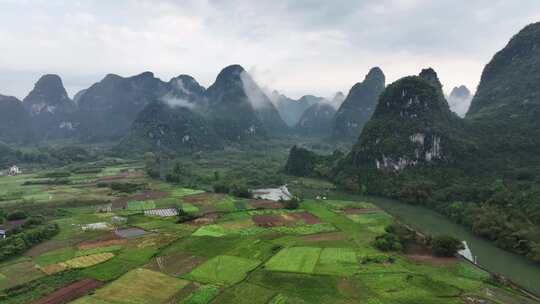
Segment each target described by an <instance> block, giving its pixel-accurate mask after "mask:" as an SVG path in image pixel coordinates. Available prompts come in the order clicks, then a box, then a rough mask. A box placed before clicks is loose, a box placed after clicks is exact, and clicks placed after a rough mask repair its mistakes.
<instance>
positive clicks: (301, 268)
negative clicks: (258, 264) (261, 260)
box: [266, 247, 322, 273]
mask: <svg viewBox="0 0 540 304" xmlns="http://www.w3.org/2000/svg"><path fill="white" fill-rule="evenodd" d="M321 251H322V250H321V248H315V247H291V248H286V249H283V250H281V251H280V252H278V254H276V255H275V256H273V257H272V258H271V259H270V261H268V263H266V268H267V269H268V270H274V271H286V272H303V273H313V271H314V270H315V265H316V264H317V261H318V260H319V256H320V255H321Z"/></svg>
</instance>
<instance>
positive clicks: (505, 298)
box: [0, 162, 537, 304]
mask: <svg viewBox="0 0 540 304" xmlns="http://www.w3.org/2000/svg"><path fill="white" fill-rule="evenodd" d="M140 168H141V165H140V164H138V163H131V162H126V163H120V164H118V163H115V164H114V165H110V166H104V167H103V168H101V170H99V172H98V173H87V174H76V173H73V174H71V175H70V176H69V177H68V179H69V180H71V181H72V182H71V183H70V184H68V185H47V186H43V185H32V186H23V184H24V183H25V182H26V181H29V180H30V181H32V180H35V179H38V176H40V174H42V173H41V172H40V171H39V170H36V172H33V173H30V174H25V175H21V176H16V177H13V178H10V177H0V196H1V197H2V198H3V199H2V200H0V205H1V206H3V207H5V209H6V212H13V211H23V212H25V213H27V214H29V215H30V216H33V215H39V216H42V217H43V218H44V219H45V220H46V221H47V223H52V224H56V225H57V227H58V232H57V233H56V234H55V235H53V236H51V237H50V239H47V240H44V241H43V242H41V243H40V244H38V245H36V246H33V247H32V248H29V249H28V250H26V251H24V252H21V253H20V254H19V255H17V256H14V257H10V258H6V259H4V260H2V261H1V262H0V304H3V303H10V304H11V303H53V304H56V303H66V302H68V301H71V302H69V303H75V304H89V303H98V304H118V303H182V304H210V303H211V304H238V303H240V304H241V303H249V304H253V303H261V304H285V303H370V304H379V303H382V304H386V303H441V304H442V303H465V304H469V303H481V302H470V301H486V302H483V303H489V304H500V303H510V304H514V303H515V304H522V303H523V304H529V303H531V304H532V303H537V302H535V301H534V300H533V299H531V298H528V297H527V296H525V295H523V294H521V293H520V292H519V291H518V290H515V289H512V288H510V287H502V286H500V285H497V284H495V283H494V282H493V281H492V279H491V277H490V275H489V274H488V273H487V272H485V271H483V270H480V269H478V268H475V267H473V266H471V265H470V264H469V263H467V262H465V261H463V260H461V259H458V258H446V259H441V258H437V257H434V256H432V255H431V254H430V253H429V252H426V251H422V252H420V253H418V252H416V253H415V254H411V253H408V252H407V251H404V250H403V251H390V252H384V251H381V250H379V249H378V248H377V247H376V246H375V245H374V241H375V239H376V238H377V237H378V236H379V235H381V234H383V233H385V229H386V227H387V226H388V225H389V224H392V223H394V222H395V220H394V219H393V218H392V216H390V215H389V214H387V213H385V212H384V211H383V210H381V209H379V208H378V207H377V206H376V205H374V204H373V202H371V201H370V200H369V199H366V198H362V199H358V200H355V199H351V198H347V199H346V200H344V199H343V200H342V199H339V198H338V197H332V196H330V194H325V195H329V197H328V199H327V200H323V199H316V198H315V197H316V196H315V195H311V196H310V195H307V196H306V197H305V199H304V200H303V201H302V202H301V203H300V205H299V206H298V208H295V209H292V208H291V209H286V208H285V205H284V203H283V202H278V201H268V200H257V199H252V198H245V197H237V196H234V195H232V194H223V193H212V192H208V190H203V189H208V188H207V187H202V186H201V187H200V189H198V188H197V187H191V188H190V187H187V186H185V185H177V184H172V183H168V182H165V181H162V180H157V179H151V178H149V177H148V176H146V175H145V173H144V171H142V170H141V169H140ZM96 172H97V171H96ZM201 172H206V171H201ZM210 172H212V171H210ZM220 172H221V171H220ZM111 181H114V182H115V183H119V184H122V183H124V184H125V185H126V187H127V186H130V187H136V189H135V190H133V191H131V192H129V193H124V192H122V191H119V190H114V189H112V188H110V187H109V186H108V185H109V184H108V183H110V182H111ZM289 183H290V184H291V185H292V186H291V190H292V191H293V193H294V191H301V190H302V191H305V192H303V193H309V192H310V191H312V192H313V191H316V189H317V187H323V188H324V189H332V188H333V187H332V185H331V184H329V183H327V182H322V181H317V180H314V179H293V178H291V180H290V181H289ZM261 188H263V187H261ZM325 191H326V190H325ZM181 215H182V216H185V217H184V218H181ZM103 227H104V228H103ZM102 228H103V229H102ZM44 286H46V287H44ZM62 301H64V302H62Z"/></svg>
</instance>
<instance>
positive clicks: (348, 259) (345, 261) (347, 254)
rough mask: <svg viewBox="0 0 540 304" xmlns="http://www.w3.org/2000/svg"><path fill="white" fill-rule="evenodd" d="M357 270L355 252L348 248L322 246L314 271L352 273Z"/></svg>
mask: <svg viewBox="0 0 540 304" xmlns="http://www.w3.org/2000/svg"><path fill="white" fill-rule="evenodd" d="M356 270H358V260H357V258H356V253H355V252H354V250H352V249H350V248H323V250H322V252H321V255H320V257H319V261H318V263H317V266H316V267H315V272H316V273H322V274H334V275H352V274H354V273H355V271H356Z"/></svg>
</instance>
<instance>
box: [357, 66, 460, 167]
mask: <svg viewBox="0 0 540 304" xmlns="http://www.w3.org/2000/svg"><path fill="white" fill-rule="evenodd" d="M425 71H427V70H425ZM425 71H423V73H425ZM421 75H422V74H421ZM428 75H429V77H426V76H424V77H422V76H410V77H405V78H402V79H400V80H398V81H396V82H394V83H392V84H391V85H389V86H388V88H387V89H386V90H385V91H384V92H383V93H382V94H381V96H380V99H379V103H378V105H377V108H376V110H375V112H374V114H373V117H372V119H371V120H370V121H369V122H368V123H367V124H366V126H365V128H364V130H363V131H362V135H361V136H360V139H359V141H358V143H357V144H356V145H355V146H354V148H353V151H352V153H351V160H352V162H353V164H354V165H355V166H357V167H358V166H362V167H363V168H376V169H382V170H387V171H400V170H403V169H404V168H406V167H409V166H416V165H418V164H423V163H424V164H430V163H433V162H444V163H452V162H454V161H455V160H456V159H457V158H458V156H459V155H460V153H462V151H464V150H466V147H465V146H466V143H465V142H464V139H465V135H464V134H463V130H462V126H461V122H460V120H459V118H458V117H457V116H456V115H455V114H453V113H452V112H451V111H450V108H449V107H448V103H447V102H446V100H445V99H444V96H443V95H442V90H441V88H440V84H439V86H436V84H437V83H438V79H437V75H436V74H435V73H434V72H433V73H429V74H428ZM464 148H465V149H464Z"/></svg>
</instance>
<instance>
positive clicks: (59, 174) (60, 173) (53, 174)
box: [43, 171, 71, 178]
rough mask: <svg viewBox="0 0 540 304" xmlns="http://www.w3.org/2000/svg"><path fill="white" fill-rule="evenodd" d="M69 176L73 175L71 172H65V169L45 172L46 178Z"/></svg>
mask: <svg viewBox="0 0 540 304" xmlns="http://www.w3.org/2000/svg"><path fill="white" fill-rule="evenodd" d="M69 176H71V173H69V172H65V171H55V172H47V173H45V174H43V177H46V178H62V177H69Z"/></svg>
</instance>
